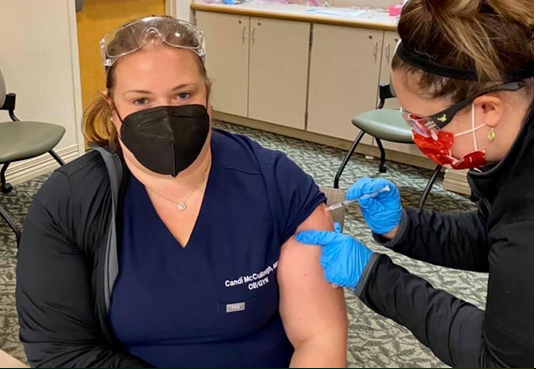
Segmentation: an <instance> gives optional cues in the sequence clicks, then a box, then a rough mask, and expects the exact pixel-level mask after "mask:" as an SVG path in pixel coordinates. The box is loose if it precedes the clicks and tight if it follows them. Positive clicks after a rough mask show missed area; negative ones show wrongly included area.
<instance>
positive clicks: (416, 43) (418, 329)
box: [296, 0, 534, 367]
mask: <svg viewBox="0 0 536 369" xmlns="http://www.w3.org/2000/svg"><path fill="white" fill-rule="evenodd" d="M533 7H534V3H533V1H516V2H511V1H505V0H484V1H478V0H463V1H462V0H458V1H432V0H410V1H409V2H407V3H406V5H405V6H404V8H403V10H402V14H401V18H400V22H399V24H398V32H399V34H400V37H401V43H400V44H399V46H398V48H397V51H396V57H395V58H394V59H393V64H392V79H393V84H394V89H395V91H396V95H397V97H398V99H399V102H400V105H401V107H402V108H401V113H402V115H403V117H404V119H405V120H406V122H407V123H408V124H409V125H410V126H411V127H412V130H413V137H414V141H415V144H416V145H417V146H418V147H419V148H420V149H421V150H422V152H423V153H424V154H425V155H426V156H428V157H429V158H430V159H431V160H433V161H434V162H436V163H438V164H441V165H445V166H447V167H449V168H452V169H470V171H469V175H468V178H469V184H470V186H471V189H472V192H473V194H474V195H475V196H476V197H478V198H479V202H478V210H477V211H474V212H470V213H455V214H444V213H441V212H435V211H418V210H415V209H404V208H403V207H402V206H401V202H400V193H399V190H398V189H397V188H396V187H395V186H394V185H393V184H392V183H390V182H389V181H387V180H385V179H369V178H364V179H360V180H358V181H357V182H356V183H355V184H354V185H353V186H352V187H351V188H350V189H349V191H348V193H347V201H356V200H357V202H358V203H359V205H360V207H361V211H362V213H363V216H364V219H365V221H366V222H367V224H368V226H369V227H370V229H371V230H372V232H373V234H374V237H375V239H376V241H377V242H378V243H380V244H382V245H384V246H385V247H387V248H389V249H391V250H393V251H395V252H398V253H401V254H404V255H407V256H409V257H411V258H414V259H418V260H422V261H425V262H428V263H432V264H436V265H439V266H444V267H449V268H456V269H461V270H470V271H478V272H484V273H489V281H488V295H487V302H486V310H485V311H482V310H480V309H478V308H477V307H475V306H473V305H471V304H469V303H467V302H465V301H462V300H460V299H458V298H456V297H455V296H452V295H450V294H449V293H447V292H445V291H442V290H440V289H436V288H434V287H433V286H431V285H430V283H428V282H427V281H426V280H424V279H422V278H420V277H418V276H415V275H412V274H411V273H409V272H408V271H407V270H405V269H404V268H402V267H400V266H398V265H395V264H393V263H392V262H391V259H390V258H389V257H388V256H386V255H382V254H379V253H373V252H371V251H370V250H369V249H368V248H367V247H366V246H365V245H363V244H362V243H361V242H360V241H358V240H356V239H354V238H352V237H351V236H348V235H344V234H342V233H340V232H319V231H306V232H302V233H301V234H299V235H297V236H296V237H297V239H298V240H299V241H301V242H303V243H305V244H312V245H320V246H321V249H322V257H321V264H322V266H323V267H324V269H325V278H326V279H327V280H328V281H329V282H331V283H333V284H335V285H338V286H343V287H346V288H351V289H353V290H354V292H355V294H356V295H357V296H358V297H359V298H360V299H361V300H362V301H363V302H364V303H365V304H366V305H367V306H368V307H370V308H371V309H372V310H374V311H376V312H377V313H379V314H381V315H384V316H386V317H388V318H391V319H393V320H394V321H396V322H398V323H400V324H402V325H404V326H406V327H407V328H409V329H410V330H411V332H412V333H413V334H414V335H415V336H416V337H417V338H418V339H419V341H420V342H422V343H423V344H424V345H426V346H428V347H429V348H430V349H431V350H432V351H433V353H434V354H435V355H436V356H437V357H438V358H439V359H441V360H442V361H443V362H445V363H446V364H448V365H451V366H455V367H532V365H533V350H534V335H533V334H534V332H533V326H534V321H533V316H534V281H533V270H534V261H533V260H534V205H533V200H534V112H533V101H534V95H533V76H534V69H533V60H534V31H533V26H534V11H533ZM386 186H387V188H388V190H383V189H385V187H386ZM304 247H305V246H304Z"/></svg>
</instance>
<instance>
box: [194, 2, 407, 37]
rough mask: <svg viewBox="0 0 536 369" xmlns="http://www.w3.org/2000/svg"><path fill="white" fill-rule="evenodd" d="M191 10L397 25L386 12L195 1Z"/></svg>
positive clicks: (383, 27)
mask: <svg viewBox="0 0 536 369" xmlns="http://www.w3.org/2000/svg"><path fill="white" fill-rule="evenodd" d="M191 8H192V9H194V10H203V11H209V12H217V13H228V14H237V15H246V16H253V17H262V18H276V19H288V20H293V21H299V22H310V23H323V24H333V25H339V26H347V27H358V28H369V29H379V30H385V31H396V24H397V22H398V17H391V16H389V13H388V12H387V11H374V10H366V11H360V10H350V9H345V8H324V7H312V6H307V5H298V4H278V3H274V2H266V1H261V0H256V1H250V2H246V3H243V4H236V5H224V4H211V3H207V2H205V0H195V1H193V2H192V4H191Z"/></svg>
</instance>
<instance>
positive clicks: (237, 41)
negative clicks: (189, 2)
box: [196, 11, 249, 117]
mask: <svg viewBox="0 0 536 369" xmlns="http://www.w3.org/2000/svg"><path fill="white" fill-rule="evenodd" d="M196 22H197V26H198V27H199V28H200V29H201V30H203V32H204V34H205V39H206V47H207V55H206V68H207V72H208V76H209V78H210V79H211V80H212V82H213V86H212V104H213V106H214V109H215V110H217V111H220V112H223V113H228V114H235V115H240V116H244V117H245V116H247V113H248V59H249V56H248V55H249V17H246V16H240V15H231V14H221V13H211V12H203V11H197V12H196Z"/></svg>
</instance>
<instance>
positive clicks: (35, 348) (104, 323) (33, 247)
mask: <svg viewBox="0 0 536 369" xmlns="http://www.w3.org/2000/svg"><path fill="white" fill-rule="evenodd" d="M125 170H126V168H125V167H124V163H123V162H122V160H121V159H120V158H119V156H118V155H112V154H110V153H109V152H108V151H106V150H104V149H100V148H98V149H97V150H94V151H91V152H89V153H87V154H86V155H84V156H82V157H81V158H79V159H78V160H75V161H74V162H72V163H69V164H68V165H66V166H64V167H62V168H60V169H58V170H57V171H55V172H54V173H53V174H52V176H51V177H50V178H49V179H48V180H47V181H46V183H45V184H44V185H43V187H42V188H41V190H40V191H39V193H38V194H37V195H36V197H35V198H34V201H33V203H32V206H31V207H30V210H29V212H28V215H27V217H26V220H25V222H24V232H23V235H22V240H21V245H20V249H19V255H18V265H17V292H16V297H17V311H18V314H19V323H20V339H21V341H22V343H23V344H24V349H25V351H26V355H27V358H28V361H29V363H30V365H32V366H34V367H45V368H55V367H89V368H96V367H106V368H129V367H130V368H136V367H149V365H148V364H147V363H145V362H143V361H142V360H140V359H138V358H136V357H133V356H131V355H129V354H128V353H126V352H125V351H123V350H122V348H121V346H120V345H119V344H118V343H117V342H116V340H115V338H114V336H113V334H112V333H111V332H110V327H109V324H108V310H109V307H110V297H111V286H113V283H114V281H115V279H116V278H117V275H118V271H119V269H118V264H117V238H116V227H115V221H116V216H115V214H116V213H117V209H118V206H119V205H118V204H119V202H120V194H121V193H122V192H123V191H122V188H121V187H122V186H124V185H125V184H126V181H123V173H124V172H125ZM43 245H46V247H42V246H43ZM88 276H90V277H88ZM66 316H67V317H70V319H66V318H65V317H66Z"/></svg>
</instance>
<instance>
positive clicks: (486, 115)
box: [474, 95, 504, 128]
mask: <svg viewBox="0 0 536 369" xmlns="http://www.w3.org/2000/svg"><path fill="white" fill-rule="evenodd" d="M474 104H475V109H476V114H477V116H479V115H480V116H481V117H482V122H483V123H485V124H486V125H487V126H489V127H491V128H495V127H497V126H498V125H499V123H500V122H501V120H502V118H503V116H504V101H503V100H502V99H501V98H500V97H498V96H496V95H484V96H479V97H477V98H476V99H475V101H474ZM479 121H480V120H479Z"/></svg>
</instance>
